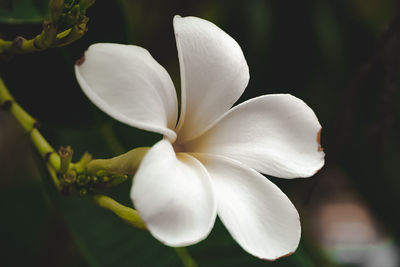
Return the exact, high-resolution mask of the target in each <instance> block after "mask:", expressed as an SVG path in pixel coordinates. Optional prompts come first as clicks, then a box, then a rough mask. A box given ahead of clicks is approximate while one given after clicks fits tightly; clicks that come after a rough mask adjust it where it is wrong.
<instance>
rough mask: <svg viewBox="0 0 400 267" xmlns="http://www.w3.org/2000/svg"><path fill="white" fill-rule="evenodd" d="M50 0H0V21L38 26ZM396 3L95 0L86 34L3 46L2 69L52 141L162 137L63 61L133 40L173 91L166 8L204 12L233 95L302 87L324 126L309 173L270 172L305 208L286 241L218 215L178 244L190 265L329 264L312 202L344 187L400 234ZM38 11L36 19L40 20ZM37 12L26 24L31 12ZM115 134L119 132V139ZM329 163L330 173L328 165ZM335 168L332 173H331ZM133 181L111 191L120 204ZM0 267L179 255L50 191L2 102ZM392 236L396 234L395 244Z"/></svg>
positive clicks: (148, 260) (4, 26)
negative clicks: (267, 244) (236, 89)
mask: <svg viewBox="0 0 400 267" xmlns="http://www.w3.org/2000/svg"><path fill="white" fill-rule="evenodd" d="M46 6H47V1H43V0H42V1H39V0H20V1H10V0H0V33H1V36H2V37H3V38H6V39H9V40H12V39H13V38H15V37H16V36H19V35H22V36H24V37H26V38H32V37H34V36H35V35H36V34H37V33H39V32H40V31H41V25H40V21H41V19H42V17H43V16H44V15H45V14H47V9H46ZM399 10H400V9H399V1H395V0H381V1H373V0H337V1H333V0H332V1H329V0H304V1H280V0H265V1H262V0H248V1H215V0H214V1H211V0H208V1H188V0H187V1H184V0H182V1H178V0H174V1H169V0H153V1H149V0H147V1H145V0H131V1H130V0H120V1H103V0H98V1H97V2H96V3H95V4H94V5H93V6H92V7H91V8H90V9H89V10H88V14H87V15H88V17H90V22H89V24H88V27H89V31H88V33H87V34H86V35H85V36H84V37H83V38H82V39H81V40H79V41H77V42H75V43H74V44H72V45H69V46H68V47H64V48H57V49H51V50H47V51H44V52H40V53H32V54H27V55H15V56H3V57H2V58H1V59H0V73H1V75H2V77H3V79H4V81H5V83H6V84H7V86H8V88H9V89H10V91H11V93H12V94H13V95H14V96H15V98H16V99H17V101H18V102H19V103H20V104H21V105H22V106H23V107H24V108H26V110H27V111H28V112H29V113H30V114H32V115H33V116H35V117H36V118H38V119H39V120H40V121H41V123H42V128H41V131H42V133H43V134H44V135H45V137H46V138H47V139H48V140H49V142H51V144H52V145H53V146H54V147H58V146H61V145H71V146H72V147H73V148H74V150H75V156H76V157H75V158H74V159H75V160H77V159H78V158H79V156H80V155H81V154H82V153H83V152H84V151H89V152H90V153H92V154H93V155H94V156H95V157H98V158H101V157H111V156H113V155H116V154H118V153H121V152H124V151H128V150H129V149H131V148H134V147H136V146H145V145H152V144H154V142H155V141H156V140H158V139H159V138H160V136H157V135H155V134H152V133H148V132H143V131H140V130H136V129H133V128H130V127H127V126H125V125H122V124H120V123H118V122H116V121H113V120H112V119H110V118H109V117H107V116H106V115H105V114H103V113H102V112H101V111H100V110H99V109H97V108H96V107H95V106H94V105H93V104H92V103H91V102H90V101H89V100H88V99H87V98H86V97H85V96H84V95H83V93H82V92H81V90H80V88H79V86H78V84H77V82H76V80H75V75H74V72H73V65H74V62H75V60H76V59H78V58H79V57H80V56H81V55H82V54H83V53H84V51H85V49H87V47H88V46H89V45H90V44H93V43H96V42H116V43H131V44H135V45H139V46H143V47H145V48H146V49H148V50H149V51H150V53H151V54H152V55H153V57H154V58H155V59H156V60H158V61H159V62H160V63H161V64H162V65H163V66H164V67H165V68H166V69H167V70H168V72H169V73H170V75H171V76H172V78H173V80H174V82H175V85H176V87H177V88H178V89H179V84H180V80H179V65H178V58H177V52H176V47H175V39H174V34H173V28H172V19H173V16H174V15H176V14H179V15H181V16H187V15H193V16H198V17H201V18H205V19H208V20H210V21H212V22H214V23H215V24H217V25H218V26H219V27H220V28H222V29H223V30H225V31H226V32H227V33H228V34H229V35H231V36H232V37H233V38H234V39H235V40H237V42H238V43H239V44H240V45H241V47H242V50H243V52H244V55H245V57H246V59H247V62H248V65H249V68H250V83H249V85H248V88H247V90H246V91H245V93H244V95H243V96H242V97H241V99H240V100H239V101H243V100H245V99H249V98H251V97H254V96H259V95H262V94H270V93H290V94H293V95H295V96H297V97H299V98H301V99H303V100H304V101H305V102H306V103H307V104H308V105H309V106H310V107H311V108H312V109H313V110H314V111H315V113H316V114H317V116H318V118H319V120H320V122H321V124H322V126H323V131H322V145H323V147H324V149H325V152H326V164H325V167H324V168H323V169H322V170H321V171H320V172H319V173H318V174H317V175H315V176H314V177H312V178H309V179H297V180H282V179H276V178H271V179H272V181H273V182H275V183H277V184H278V185H279V186H280V188H282V190H283V191H284V192H285V193H287V195H288V196H289V197H290V198H291V199H292V200H293V202H294V204H295V205H296V207H297V208H298V210H299V213H300V215H301V219H302V227H303V236H302V241H301V244H300V247H299V249H298V250H297V252H296V253H295V254H294V255H293V256H290V257H288V258H285V259H282V260H279V261H276V262H266V261H262V260H259V259H256V258H254V257H252V256H250V255H248V254H247V253H245V252H243V251H242V249H241V248H240V247H239V246H238V245H237V244H236V243H235V242H234V241H233V240H232V238H231V237H230V236H229V234H228V233H227V231H226V230H225V229H224V227H223V225H222V224H221V223H220V222H217V224H216V226H215V228H214V230H213V231H212V233H211V235H210V236H209V237H208V238H207V239H206V240H205V241H203V242H201V243H199V244H197V245H194V246H192V247H190V248H189V251H190V252H191V254H192V255H193V257H194V258H195V259H196V260H197V261H198V263H199V265H200V266H275V265H282V266H328V265H331V264H333V261H332V259H331V258H329V257H328V256H327V254H326V253H325V252H323V251H324V250H323V248H322V246H321V244H320V243H319V242H318V240H319V239H318V231H316V230H315V229H314V228H315V226H314V225H315V222H314V221H313V220H314V219H315V216H314V215H315V214H314V212H315V209H316V208H317V207H318V205H319V204H321V203H326V202H329V201H330V200H331V199H335V201H340V200H341V199H346V198H347V197H348V195H351V197H352V198H356V199H357V200H358V201H360V202H362V203H364V204H365V205H366V206H367V207H368V209H369V210H371V214H372V216H373V218H374V220H376V221H377V222H378V223H379V228H380V230H379V231H383V232H385V233H386V234H387V235H388V236H389V237H390V238H392V239H393V240H394V242H395V243H397V242H398V240H399V238H400V227H399V225H400V219H399V218H400V217H399V216H398V211H399V207H398V205H399V203H400V193H399V191H400V177H399V174H398V171H397V170H398V166H399V160H400V156H399V154H398V150H399V148H400V143H399V137H400V136H399V123H398V122H399V121H398V119H397V118H398V116H399V112H400V110H399V105H398V103H399V93H398V86H399V58H400V46H399V44H400V22H399V18H398V17H397V16H398V15H399ZM38 22H39V23H38ZM35 23H36V24H35ZM115 141H117V142H118V143H117V144H116V143H115ZM338 173H340V175H338ZM339 176H340V177H339ZM129 187H130V183H126V184H124V185H122V186H120V187H118V188H115V189H114V190H113V192H112V193H111V194H112V195H113V196H114V197H115V198H116V199H118V200H119V201H121V202H123V203H125V204H127V205H130V203H129V199H128V192H129ZM0 212H1V213H0V214H1V215H0V266H180V264H181V263H180V261H179V259H178V257H177V256H176V254H175V253H174V251H173V250H172V249H171V248H168V247H164V246H163V245H162V244H160V243H159V242H158V241H156V240H155V239H153V238H152V237H151V236H150V234H149V233H147V232H143V231H140V230H136V229H133V228H130V227H129V226H127V225H126V224H124V223H123V222H122V221H120V220H119V219H118V218H117V217H116V216H114V215H113V214H111V213H109V212H107V211H104V210H101V209H100V208H98V207H96V206H95V205H94V204H92V203H91V202H90V201H89V200H88V199H80V198H75V197H64V196H61V195H59V194H58V193H57V192H56V191H55V189H54V187H53V185H52V184H51V183H50V178H49V176H48V175H47V173H46V170H45V168H44V165H43V163H42V161H41V160H40V158H39V157H38V155H37V153H36V151H34V149H33V148H32V147H31V145H30V143H29V140H28V137H27V136H26V134H24V133H23V131H22V129H21V128H20V127H19V125H17V123H16V122H15V121H14V120H13V118H12V117H11V115H9V114H8V113H6V112H3V111H0ZM397 244H398V243H397Z"/></svg>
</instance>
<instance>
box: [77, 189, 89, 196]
mask: <svg viewBox="0 0 400 267" xmlns="http://www.w3.org/2000/svg"><path fill="white" fill-rule="evenodd" d="M87 194H88V191H87V190H86V189H85V188H82V189H81V190H79V195H80V196H81V197H85V196H87Z"/></svg>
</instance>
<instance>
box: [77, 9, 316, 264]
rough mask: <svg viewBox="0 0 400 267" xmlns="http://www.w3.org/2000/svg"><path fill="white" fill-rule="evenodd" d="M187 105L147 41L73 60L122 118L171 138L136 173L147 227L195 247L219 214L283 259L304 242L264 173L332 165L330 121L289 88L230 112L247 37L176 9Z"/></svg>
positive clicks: (90, 91) (259, 248) (267, 254)
mask: <svg viewBox="0 0 400 267" xmlns="http://www.w3.org/2000/svg"><path fill="white" fill-rule="evenodd" d="M174 30H175V37H176V44H177V48H178V56H179V64H180V74H181V95H182V98H181V112H180V116H179V122H178V104H177V96H176V92H175V88H174V85H173V82H172V80H171V78H170V76H169V75H168V73H167V71H166V70H165V69H164V68H163V67H162V66H161V65H160V64H158V63H157V62H156V61H155V60H154V59H153V57H152V56H151V55H150V53H149V52H148V51H147V50H145V49H143V48H141V47H138V46H134V45H120V44H109V43H99V44H94V45H92V46H90V47H89V49H88V50H87V51H86V53H85V57H84V60H81V62H80V64H77V65H76V68H75V71H76V77H77V79H78V82H79V84H80V86H81V87H82V89H83V91H84V92H85V93H86V95H87V96H88V97H89V99H90V100H91V101H92V102H93V103H94V104H96V105H97V106H98V107H99V108H100V109H101V110H103V111H104V112H106V113H107V114H109V115H110V116H111V117H113V118H114V119H116V120H118V121H121V122H123V123H126V124H128V125H130V126H133V127H137V128H140V129H143V130H147V131H153V132H156V133H160V134H162V135H163V137H164V138H163V139H162V140H161V141H159V142H158V143H156V144H155V145H154V146H153V147H152V148H151V149H150V150H149V151H148V152H147V154H146V155H145V157H144V158H143V161H142V163H141V165H140V167H139V169H138V171H137V172H136V174H135V176H134V181H133V185H132V190H131V199H132V201H133V204H134V206H135V208H136V209H137V210H138V212H139V214H140V216H141V218H142V219H143V221H144V222H145V223H146V225H147V227H148V229H149V231H150V233H151V234H152V235H153V236H154V237H155V238H156V239H158V240H160V241H161V242H162V243H164V244H166V245H169V246H186V245H191V244H195V243H197V242H199V241H201V240H203V239H204V238H206V237H207V235H208V234H209V233H210V231H211V229H212V227H213V225H214V222H215V219H216V216H217V214H218V216H219V218H220V219H221V220H222V222H223V223H224V225H225V226H226V228H227V229H228V231H229V232H230V233H231V235H232V237H233V238H234V239H235V240H236V241H237V242H238V243H239V245H240V246H241V247H242V248H243V249H244V250H246V251H247V252H248V253H250V254H252V255H254V256H257V257H260V258H263V259H269V260H274V259H277V258H279V257H282V256H285V255H288V254H291V253H292V252H293V251H295V250H296V248H297V246H298V243H299V239H300V232H301V230H300V221H299V215H298V213H297V211H296V208H295V207H294V206H293V204H292V203H291V202H290V200H289V199H288V198H287V196H286V195H285V194H284V193H283V192H282V191H281V190H280V189H279V188H278V187H277V186H276V185H274V184H273V183H272V182H271V181H269V180H268V179H267V178H265V177H264V176H263V175H262V174H260V173H264V174H267V175H272V176H276V177H281V178H296V177H309V176H312V175H313V174H315V173H316V172H317V171H318V170H319V169H320V168H321V167H322V166H323V165H324V153H323V152H322V149H321V148H320V145H319V140H318V139H319V133H320V129H321V125H320V124H319V122H318V119H317V117H316V116H315V114H314V112H313V111H312V110H311V109H310V108H309V107H308V106H307V105H306V104H305V103H304V102H303V101H302V100H300V99H298V98H296V97H294V96H291V95H289V94H274V95H264V96H260V97H256V98H253V99H250V100H248V101H246V102H244V103H241V104H239V105H237V106H235V107H233V108H231V107H232V106H233V104H234V103H235V102H236V101H237V100H238V98H239V97H240V96H241V94H242V93H243V91H244V89H245V87H246V86H247V83H248V81H249V69H248V66H247V63H246V60H245V58H244V56H243V52H242V50H241V48H240V47H239V45H238V44H237V43H236V41H235V40H233V39H232V38H231V37H230V36H229V35H228V34H226V33H225V32H224V31H222V30H221V29H220V28H218V27H217V26H216V25H214V24H213V23H211V22H209V21H206V20H203V19H200V18H196V17H185V18H182V17H180V16H175V18H174Z"/></svg>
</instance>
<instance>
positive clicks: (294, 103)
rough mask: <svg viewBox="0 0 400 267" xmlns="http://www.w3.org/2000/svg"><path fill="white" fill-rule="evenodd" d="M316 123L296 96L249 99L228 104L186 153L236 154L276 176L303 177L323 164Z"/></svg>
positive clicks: (188, 145)
mask: <svg viewBox="0 0 400 267" xmlns="http://www.w3.org/2000/svg"><path fill="white" fill-rule="evenodd" d="M320 130H321V125H320V124H319V122H318V119H317V117H316V116H315V114H314V112H313V111H312V110H311V108H310V107H308V106H307V105H306V104H305V103H304V102H303V101H302V100H300V99H298V98H296V97H294V96H291V95H285V94H278V95H266V96H261V97H257V98H253V99H250V100H248V101H246V102H244V103H242V104H240V105H238V106H236V107H234V108H233V109H231V110H230V111H229V112H228V113H227V114H226V115H225V116H224V117H223V118H222V119H221V120H219V121H218V122H217V123H216V124H215V125H214V126H213V127H211V128H210V129H209V130H208V131H207V132H206V133H205V134H204V135H202V136H200V137H199V138H197V139H195V140H193V141H192V142H190V143H188V144H185V147H186V151H188V152H203V153H210V154H218V155H223V156H226V157H229V158H232V159H236V160H238V161H240V162H242V163H244V164H245V165H248V166H249V167H251V168H253V169H256V170H258V171H259V172H262V173H265V174H268V175H273V176H276V177H281V178H295V177H309V176H312V175H314V174H315V173H316V172H317V171H318V170H319V169H321V168H322V166H323V165H324V152H322V149H321V147H320V144H319V134H320Z"/></svg>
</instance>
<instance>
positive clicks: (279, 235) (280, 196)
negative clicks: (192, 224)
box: [195, 154, 301, 260]
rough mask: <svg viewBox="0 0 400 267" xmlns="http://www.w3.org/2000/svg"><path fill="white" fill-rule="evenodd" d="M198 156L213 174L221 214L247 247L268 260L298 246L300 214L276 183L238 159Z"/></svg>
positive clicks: (229, 227)
mask: <svg viewBox="0 0 400 267" xmlns="http://www.w3.org/2000/svg"><path fill="white" fill-rule="evenodd" d="M195 156H196V157H198V158H199V159H200V161H201V162H202V163H203V164H204V166H205V167H206V169H207V171H208V172H209V174H210V176H211V179H212V182H213V185H214V191H215V195H216V197H217V206H218V216H219V217H220V218H221V220H222V222H223V223H224V225H225V226H226V228H227V229H228V231H229V232H230V233H231V235H232V237H233V238H234V239H235V240H236V242H238V243H239V245H240V246H241V247H242V248H243V249H244V250H246V251H247V252H248V253H250V254H252V255H254V256H256V257H259V258H262V259H268V260H275V259H277V258H280V257H283V256H286V255H289V254H291V253H293V252H294V251H295V250H296V248H297V246H298V244H299V240H300V233H301V228H300V220H299V215H298V213H297V210H296V208H295V207H294V206H293V204H292V203H291V202H290V200H289V199H288V198H287V196H286V195H285V194H284V193H283V192H282V191H281V190H280V189H279V188H278V187H277V186H276V185H274V184H273V183H272V182H270V181H269V180H268V179H267V178H265V177H264V176H262V175H261V174H260V173H258V172H256V171H255V170H252V169H250V168H248V167H246V166H244V165H243V164H241V163H239V162H237V161H234V160H231V159H228V158H224V157H221V156H206V155H205V154H203V155H200V154H195Z"/></svg>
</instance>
